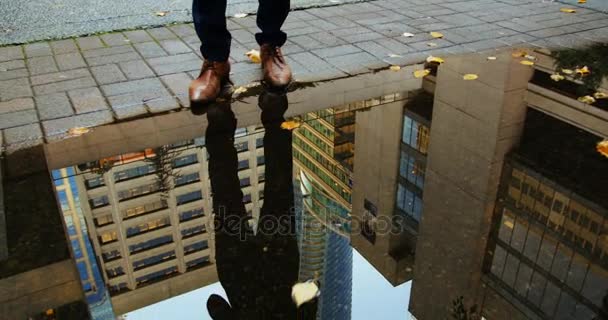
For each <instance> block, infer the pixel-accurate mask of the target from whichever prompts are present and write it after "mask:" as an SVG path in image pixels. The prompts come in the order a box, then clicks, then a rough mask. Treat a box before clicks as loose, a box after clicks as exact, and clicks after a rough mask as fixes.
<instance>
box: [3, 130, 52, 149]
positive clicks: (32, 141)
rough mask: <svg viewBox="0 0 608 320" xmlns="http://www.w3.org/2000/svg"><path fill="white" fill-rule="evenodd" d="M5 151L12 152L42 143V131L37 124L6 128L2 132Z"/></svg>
mask: <svg viewBox="0 0 608 320" xmlns="http://www.w3.org/2000/svg"><path fill="white" fill-rule="evenodd" d="M4 143H5V144H6V151H7V152H9V153H10V152H13V151H16V150H19V149H24V148H28V147H32V146H36V145H39V144H42V143H43V135H42V130H41V129H40V124H39V123H32V124H27V125H24V126H19V127H13V128H8V129H5V130H4Z"/></svg>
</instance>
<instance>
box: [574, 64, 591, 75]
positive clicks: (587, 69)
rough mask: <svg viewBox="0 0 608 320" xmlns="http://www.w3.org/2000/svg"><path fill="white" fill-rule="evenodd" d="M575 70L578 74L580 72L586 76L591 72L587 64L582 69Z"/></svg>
mask: <svg viewBox="0 0 608 320" xmlns="http://www.w3.org/2000/svg"><path fill="white" fill-rule="evenodd" d="M574 72H576V73H577V74H579V75H581V76H586V75H588V74H589V73H590V71H589V68H587V66H584V67H582V68H580V69H576V70H574Z"/></svg>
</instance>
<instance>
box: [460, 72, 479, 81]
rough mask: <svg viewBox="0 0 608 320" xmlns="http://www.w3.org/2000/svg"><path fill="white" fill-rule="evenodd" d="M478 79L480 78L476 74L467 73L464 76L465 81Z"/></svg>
mask: <svg viewBox="0 0 608 320" xmlns="http://www.w3.org/2000/svg"><path fill="white" fill-rule="evenodd" d="M477 78H478V76H477V75H476V74H474V73H467V74H465V75H464V76H462V79H463V80H475V79H477Z"/></svg>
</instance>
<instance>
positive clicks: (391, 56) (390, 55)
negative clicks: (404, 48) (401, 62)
mask: <svg viewBox="0 0 608 320" xmlns="http://www.w3.org/2000/svg"><path fill="white" fill-rule="evenodd" d="M388 56H389V57H390V58H401V57H403V56H402V55H400V54H394V53H389V54H388Z"/></svg>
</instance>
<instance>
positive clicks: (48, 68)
mask: <svg viewBox="0 0 608 320" xmlns="http://www.w3.org/2000/svg"><path fill="white" fill-rule="evenodd" d="M27 66H28V69H29V70H30V74H32V75H37V74H44V73H51V72H57V71H59V69H58V68H57V65H56V64H55V59H53V56H44V57H35V58H30V59H28V60H27Z"/></svg>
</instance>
